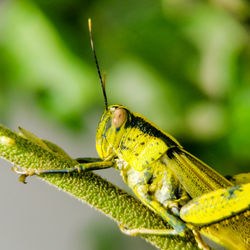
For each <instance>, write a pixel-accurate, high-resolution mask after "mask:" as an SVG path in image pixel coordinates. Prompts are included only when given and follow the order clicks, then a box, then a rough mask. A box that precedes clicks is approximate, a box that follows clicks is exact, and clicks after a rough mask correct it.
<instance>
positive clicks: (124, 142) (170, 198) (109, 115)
mask: <svg viewBox="0 0 250 250" xmlns="http://www.w3.org/2000/svg"><path fill="white" fill-rule="evenodd" d="M89 32H90V41H91V46H92V50H93V54H94V58H95V63H96V66H97V71H98V76H99V78H100V82H101V86H102V91H103V96H104V101H105V111H104V113H103V115H102V117H101V120H100V122H99V125H98V128H97V133H96V149H97V152H98V154H99V156H100V158H101V160H96V159H94V158H93V159H91V158H82V159H78V162H79V165H77V166H76V167H74V168H70V169H48V170H41V171H39V170H32V171H31V172H29V171H23V172H21V171H18V170H16V172H18V173H20V174H21V175H22V176H24V177H26V176H28V175H34V174H35V175H41V174H46V173H69V172H75V171H77V172H78V171H92V170H99V169H105V168H110V167H114V168H115V169H117V170H119V171H120V172H121V175H122V178H123V180H124V181H125V182H126V184H127V185H128V186H129V187H130V188H131V189H132V190H133V192H134V193H135V195H136V196H137V197H138V199H139V200H140V201H141V202H143V203H144V204H145V205H146V206H148V207H149V208H150V209H152V210H153V211H154V212H155V213H157V214H158V215H160V216H161V217H162V218H163V219H164V220H165V221H167V222H168V223H169V224H170V225H171V226H172V228H173V229H159V230H157V229H150V228H137V229H128V228H125V227H123V226H122V225H121V226H120V228H121V230H122V231H123V232H124V233H126V234H129V235H133V236H134V235H140V234H154V235H163V236H167V235H180V236H184V235H185V233H186V232H187V231H189V230H191V231H192V232H193V234H194V237H195V239H196V241H197V243H198V245H199V246H200V247H201V248H203V249H209V247H208V246H207V245H206V243H205V242H204V241H203V239H202V238H201V235H204V236H206V237H207V238H209V239H211V240H213V241H215V242H216V243H218V244H220V245H222V246H224V247H226V248H228V249H250V223H249V204H250V198H249V195H248V194H249V192H250V183H248V182H249V180H250V176H249V174H246V175H244V176H243V177H242V176H241V177H239V176H238V177H237V179H236V180H234V181H232V180H231V181H230V180H228V179H226V178H225V177H223V176H222V175H220V174H219V173H217V172H216V171H215V170H213V169H212V168H210V167H209V166H208V165H206V164H205V163H203V162H202V161H201V160H199V159H198V158H196V157H195V156H193V155H192V154H190V153H189V152H187V151H185V150H184V149H183V147H182V146H181V144H180V143H179V142H178V141H177V140H176V139H175V138H174V137H172V136H171V135H170V134H168V133H166V132H164V131H163V130H161V129H160V128H158V127H157V126H156V125H155V124H153V123H152V122H151V121H149V120H147V119H146V118H145V117H143V116H142V115H140V114H138V113H135V112H132V111H130V110H129V109H128V108H126V107H124V106H122V105H111V106H108V101H107V96H106V91H105V79H104V78H103V77H102V75H101V71H100V68H99V64H98V61H97V57H96V52H95V47H94V44H93V37H92V31H91V20H90V19H89Z"/></svg>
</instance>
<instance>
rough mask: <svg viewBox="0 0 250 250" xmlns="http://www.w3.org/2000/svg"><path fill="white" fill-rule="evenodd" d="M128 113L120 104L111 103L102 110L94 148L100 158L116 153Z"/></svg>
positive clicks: (106, 157)
mask: <svg viewBox="0 0 250 250" xmlns="http://www.w3.org/2000/svg"><path fill="white" fill-rule="evenodd" d="M129 114H130V112H129V110H128V109H127V108H125V107H124V106H121V105H111V106H109V107H108V108H107V109H106V110H105V111H104V113H103V115H102V117H101V120H100V122H99V124H98V128H97V133H96V149H97V152H98V154H99V156H100V157H101V158H102V159H111V158H113V157H114V156H115V155H116V149H117V148H118V147H119V144H120V140H121V138H122V135H123V134H124V132H125V127H126V121H127V120H128V117H129Z"/></svg>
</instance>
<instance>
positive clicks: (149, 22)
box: [0, 0, 250, 250]
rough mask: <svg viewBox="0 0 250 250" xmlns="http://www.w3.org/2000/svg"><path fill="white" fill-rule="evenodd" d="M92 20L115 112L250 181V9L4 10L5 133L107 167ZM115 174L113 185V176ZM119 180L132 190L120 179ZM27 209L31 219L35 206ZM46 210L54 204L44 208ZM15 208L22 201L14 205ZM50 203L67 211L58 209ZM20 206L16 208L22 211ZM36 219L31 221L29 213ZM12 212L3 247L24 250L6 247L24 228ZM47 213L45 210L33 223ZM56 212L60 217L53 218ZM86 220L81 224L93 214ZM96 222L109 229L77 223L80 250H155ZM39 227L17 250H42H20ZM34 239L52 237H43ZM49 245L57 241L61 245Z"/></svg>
mask: <svg viewBox="0 0 250 250" xmlns="http://www.w3.org/2000/svg"><path fill="white" fill-rule="evenodd" d="M89 17H91V18H92V24H93V35H94V42H95V47H96V50H97V55H98V58H99V62H100V67H101V69H102V70H103V71H105V72H107V83H106V85H107V95H108V100H109V103H110V104H123V105H125V106H127V107H129V108H130V109H131V110H133V111H135V112H138V113H141V114H143V115H144V116H146V117H147V118H149V119H150V120H152V121H153V122H154V123H156V124H157V125H159V126H160V127H161V128H163V129H164V130H165V131H167V132H169V133H170V134H172V135H174V136H175V137H176V138H177V139H178V140H179V141H180V142H181V144H182V145H183V146H184V147H185V149H187V150H188V151H190V152H191V153H193V154H194V155H196V156H197V157H199V158H200V159H202V160H203V161H205V162H206V163H208V164H209V165H211V166H212V167H214V168H215V169H216V170H217V171H219V172H220V173H222V174H224V175H232V174H236V173H240V172H247V171H249V165H250V39H249V38H250V36H249V34H250V33H249V29H250V6H249V3H248V1H247V0H245V1H244V0H231V1H222V0H221V1H220V0H218V1H215V0H214V1H213V0H211V1H195V0H162V1H152V0H151V1H150V0H143V1H142V0H138V1H131V0H128V1H114V0H113V1H112V0H107V1H102V0H97V1H80V0H61V1H58V0H37V1H3V0H2V1H1V2H0V123H3V124H5V125H6V126H9V127H11V128H12V129H16V126H17V125H22V126H23V127H25V128H26V129H28V130H31V131H32V132H34V133H35V134H37V135H38V136H41V137H43V138H46V139H48V140H52V141H54V142H56V143H58V144H59V145H60V146H62V147H64V148H65V149H66V151H67V152H69V153H70V154H71V155H72V156H73V157H78V156H96V152H95V141H94V140H95V130H96V127H97V123H98V120H99V118H100V116H101V114H102V112H103V110H104V101H103V96H102V92H101V88H100V83H99V79H98V75H97V72H96V69H95V64H94V60H93V54H92V51H91V47H90V42H89V35H88V26H87V19H88V18H89ZM2 164H4V163H3V161H1V165H2ZM6 169H7V168H6ZM1 171H2V169H1ZM3 171H4V170H3ZM9 172H10V171H9V169H8V174H9V175H10V176H11V177H10V178H12V179H11V181H12V182H13V183H12V184H13V185H17V186H16V187H15V188H14V190H12V192H13V195H18V196H20V194H22V195H23V193H24V192H28V191H27V190H28V189H29V188H30V189H32V186H30V185H26V186H29V187H28V188H25V191H24V190H23V187H21V186H20V184H19V183H18V184H14V183H15V182H17V178H16V176H15V175H13V174H12V173H9ZM108 173H109V174H107V176H110V175H112V174H113V173H111V174H110V172H108ZM8 174H7V172H6V173H4V172H1V178H2V179H1V180H2V188H1V189H2V192H3V193H2V194H3V195H4V194H6V197H5V198H6V199H4V204H5V203H10V198H9V197H10V194H9V193H8V194H7V192H6V189H8V190H10V189H9V186H10V184H9V181H6V178H7V177H6V175H8ZM107 178H109V177H107ZM114 178H115V180H116V181H117V184H118V185H122V184H120V183H121V180H120V179H119V177H117V176H115V177H114ZM110 179H111V180H112V178H110ZM12 184H11V185H12ZM6 185H8V186H7V188H6ZM31 185H33V184H31ZM34 185H40V184H34ZM39 187H40V186H39ZM19 189H21V190H19ZM17 190H19V191H20V193H19V194H16V193H17ZM49 190H50V191H49V192H53V191H51V190H52V189H49ZM9 192H10V191H9ZM37 192H39V194H40V193H41V192H45V191H37ZM30 195H32V194H30ZM33 195H34V196H33V198H34V199H37V196H36V195H35V194H33ZM63 195H64V194H63ZM57 196H58V193H55V197H57ZM26 198H27V202H30V204H29V205H27V207H28V208H29V209H30V206H31V204H32V203H34V201H32V200H31V201H29V197H28V196H27V197H26ZM46 198H47V197H46V195H45V197H44V201H43V204H44V203H46V202H47V201H46ZM20 199H21V198H20ZM22 199H23V198H22ZM55 199H57V198H55ZM14 200H16V198H14V196H13V199H12V200H11V202H14ZM37 202H42V201H40V200H39V199H38V200H37ZM50 202H56V201H54V198H51V200H50ZM64 202H65V203H67V200H65V201H64ZM21 203H22V201H20V202H19V203H17V204H16V205H14V203H13V204H12V203H11V204H12V208H13V207H15V206H21ZM65 203H61V204H60V205H59V208H61V207H64V206H65ZM50 205H51V204H50ZM75 205H76V203H74V204H73V205H72V206H75ZM76 206H78V205H76ZM84 206H85V205H84ZM27 207H26V208H25V207H22V209H23V210H25V211H26V209H27ZM4 209H5V210H4V211H2V212H1V211H0V212H1V214H3V213H4V214H6V213H8V214H9V215H10V217H9V219H11V222H10V220H9V219H8V221H6V227H7V225H8V228H9V230H10V231H8V230H6V228H5V227H3V228H4V229H2V230H3V231H2V232H0V242H1V243H0V246H1V244H3V245H2V247H1V249H15V247H14V245H8V244H14V242H10V240H7V239H10V238H11V232H13V228H18V226H16V225H15V224H14V220H13V217H12V213H11V212H10V210H9V208H7V205H6V207H5V208H4ZM17 209H19V210H20V208H17ZM36 209H39V207H37V208H33V210H32V211H36ZM46 209H48V211H47V212H48V214H50V212H51V208H50V207H47V208H46ZM70 209H72V208H70ZM78 209H79V213H80V211H81V210H82V209H83V205H81V204H80V205H79V208H78ZM55 211H57V208H55ZM87 211H88V212H90V209H89V210H87ZM14 212H16V210H15V211H13V213H14ZM37 212H38V213H39V211H37ZM51 213H52V212H51ZM65 213H66V212H65ZM74 213H75V214H77V212H74ZM86 213H87V212H86ZM90 213H92V215H90V216H92V217H96V216H98V218H99V219H98V220H94V219H93V218H92V217H91V218H92V219H91V220H88V222H86V220H85V221H84V220H82V221H78V223H82V224H85V226H83V227H82V228H81V226H79V225H80V224H79V225H78V229H79V230H76V231H77V233H76V231H74V230H75V229H73V232H74V234H77V235H78V234H79V235H78V236H79V237H78V236H77V237H76V238H75V239H74V242H75V241H78V243H77V244H76V245H75V246H74V247H73V248H71V249H91V250H92V249H93V250H94V249H95V250H99V249H118V248H119V249H121V246H123V247H124V249H128V248H131V244H132V246H135V245H136V246H137V247H136V249H140V246H141V249H146V247H148V249H151V247H150V246H149V245H148V246H147V244H146V243H144V242H143V241H140V240H139V241H138V240H136V239H130V238H129V237H126V236H121V234H120V233H119V232H118V229H117V226H116V225H114V223H111V224H109V221H108V219H104V221H102V219H101V218H102V217H103V216H100V215H96V214H97V212H96V211H93V212H90ZM34 216H35V215H34ZM61 216H62V217H61V218H64V216H65V214H64V213H63V212H62V214H61ZM70 216H71V214H70V213H68V214H67V216H66V217H67V219H68V220H69V221H70ZM28 217H29V216H28V213H27V219H28ZM38 217H39V216H38ZM41 217H42V215H41ZM68 217H69V218H68ZM6 218H8V217H6ZM18 219H19V218H18ZM18 219H17V220H18ZM33 219H34V218H33ZM37 219H38V218H35V219H34V220H37ZM59 220H60V219H59ZM25 221H26V220H25ZM76 221H77V219H76ZM101 221H102V222H101ZM12 222H13V224H12ZM19 222H20V221H19ZM50 222H51V221H50ZM20 223H23V222H20ZM102 223H104V224H105V226H103V224H102ZM55 224H56V223H55ZM95 224H96V226H97V227H94V225H95ZM106 224H109V226H108V225H107V226H106ZM12 225H13V226H12ZM39 226H40V224H39V223H37V224H34V225H32V226H30V227H28V228H27V229H26V231H25V233H24V232H20V235H21V236H20V239H19V241H17V242H18V244H19V246H18V248H16V249H34V246H32V245H31V248H28V247H27V239H26V241H23V244H26V245H25V247H24V248H20V243H21V242H22V239H23V237H24V234H25V235H26V234H30V233H31V232H30V231H32V230H34V227H37V228H39ZM11 227H13V228H12V229H11ZM31 227H32V228H31ZM45 227H46V225H45ZM59 227H67V226H66V225H65V224H62V225H61V226H59ZM110 227H111V229H110V230H109V229H107V228H110ZM72 228H74V227H73V226H71V229H72ZM97 228H98V229H97ZM18 230H19V229H18ZM36 230H37V229H36ZM54 230H59V229H54ZM45 231H46V230H45ZM110 231H115V233H114V237H110ZM58 232H59V231H56V233H57V235H58V237H60V235H61V234H60V233H58ZM54 233H55V232H54ZM64 233H65V232H64ZM6 235H7V236H6ZM35 235H36V236H37V237H38V235H39V237H41V238H44V237H45V236H44V235H43V233H42V232H41V231H37V232H36V233H35ZM49 235H51V237H52V236H53V233H51V234H49ZM65 235H68V233H65ZM83 235H85V236H84V237H83ZM8 237H9V238H8ZM34 237H35V236H34ZM34 237H33V241H34V244H37V240H36V239H34ZM46 237H49V236H46ZM65 237H67V236H64V237H62V238H65ZM123 237H126V238H123ZM114 238H115V239H116V240H117V242H116V241H114ZM52 239H53V237H52ZM72 239H73V238H72ZM82 239H84V240H82ZM87 240H88V243H86V241H87ZM72 241H73V240H72ZM45 242H46V240H45ZM4 244H5V245H4ZM65 244H66V245H64V247H65V248H62V246H60V247H58V248H56V249H70V248H69V247H67V246H70V244H71V243H69V242H68V243H65ZM67 244H69V245H67ZM126 244H128V245H126ZM129 244H130V245H129ZM21 245H22V244H21ZM10 246H11V247H10ZM52 246H53V247H52ZM129 246H130V247H129ZM32 247H33V248H32ZM50 247H51V248H50ZM71 247H72V245H71ZM44 248H46V249H55V246H54V245H53V244H52V243H50V242H49V240H48V243H47V244H45V243H43V248H41V249H44ZM36 249H39V248H37V247H36ZM131 249H133V247H132V248H131ZM134 249H135V248H134Z"/></svg>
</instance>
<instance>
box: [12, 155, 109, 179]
mask: <svg viewBox="0 0 250 250" xmlns="http://www.w3.org/2000/svg"><path fill="white" fill-rule="evenodd" d="M94 160H97V161H96V162H95V161H94ZM77 161H78V160H77ZM78 162H83V163H79V164H76V165H75V166H74V167H72V168H62V169H31V170H29V169H26V170H22V169H20V168H18V167H13V168H12V170H13V171H15V172H16V173H17V174H20V178H19V180H20V181H21V182H23V183H26V182H25V180H26V177H27V176H32V175H43V174H58V173H61V174H65V173H72V172H78V173H80V172H88V171H93V170H99V169H106V168H111V167H113V166H114V162H113V161H100V160H99V159H96V158H81V159H79V161H78Z"/></svg>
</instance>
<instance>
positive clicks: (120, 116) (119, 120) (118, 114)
mask: <svg viewBox="0 0 250 250" xmlns="http://www.w3.org/2000/svg"><path fill="white" fill-rule="evenodd" d="M126 118H127V112H126V110H125V109H121V108H118V109H116V110H115V111H114V114H113V117H112V124H113V125H114V126H115V127H116V128H119V127H121V125H122V124H123V123H124V122H125V120H126Z"/></svg>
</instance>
